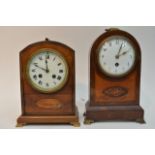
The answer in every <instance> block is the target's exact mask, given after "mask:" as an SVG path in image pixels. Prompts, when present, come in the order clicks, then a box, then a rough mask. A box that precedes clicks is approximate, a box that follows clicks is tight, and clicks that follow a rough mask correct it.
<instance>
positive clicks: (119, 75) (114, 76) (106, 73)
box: [97, 34, 137, 78]
mask: <svg viewBox="0 0 155 155" xmlns="http://www.w3.org/2000/svg"><path fill="white" fill-rule="evenodd" d="M115 36H116V37H122V38H125V39H126V40H127V41H128V42H130V44H131V45H132V47H133V49H134V56H135V60H134V63H133V65H132V67H131V68H130V69H129V70H128V71H127V72H125V73H123V74H118V75H114V74H110V73H108V72H106V71H105V70H104V69H103V68H102V66H101V64H100V62H99V53H100V49H101V46H102V45H103V44H104V42H106V40H107V39H108V38H110V37H115ZM136 59H137V54H136V49H135V47H134V44H133V43H132V41H131V40H130V39H129V38H128V37H126V36H123V35H120V34H118V35H117V34H115V35H111V36H108V37H106V39H104V40H103V41H102V42H101V43H100V44H99V46H98V48H97V63H98V66H99V68H100V70H101V72H102V73H104V74H105V75H107V76H108V77H112V78H121V77H124V76H126V75H128V74H129V73H130V72H131V71H132V70H133V68H134V67H135V64H136Z"/></svg>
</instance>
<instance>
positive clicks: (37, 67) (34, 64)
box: [34, 64, 46, 71]
mask: <svg viewBox="0 0 155 155" xmlns="http://www.w3.org/2000/svg"><path fill="white" fill-rule="evenodd" d="M34 66H35V67H37V68H40V69H41V70H43V71H46V69H45V68H42V67H40V66H38V65H36V64H34Z"/></svg>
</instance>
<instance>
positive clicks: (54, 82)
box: [27, 49, 68, 93]
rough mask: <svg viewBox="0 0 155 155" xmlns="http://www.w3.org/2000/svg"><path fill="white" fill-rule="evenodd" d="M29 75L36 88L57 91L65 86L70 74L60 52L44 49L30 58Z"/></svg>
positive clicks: (46, 91)
mask: <svg viewBox="0 0 155 155" xmlns="http://www.w3.org/2000/svg"><path fill="white" fill-rule="evenodd" d="M27 76H28V79H29V81H30V83H31V85H32V86H33V87H34V88H35V89H37V90H39V91H41V92H45V93H49V92H55V91H57V90H59V89H61V88H62V87H63V86H64V84H65V82H66V80H67V76H68V66H67V63H66V61H65V60H64V58H63V57H62V56H61V55H60V54H59V53H58V52H56V51H54V50H51V49H42V50H40V51H38V52H37V53H36V54H35V55H33V56H32V58H31V59H30V61H29V63H28V65H27Z"/></svg>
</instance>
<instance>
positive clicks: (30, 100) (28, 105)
mask: <svg viewBox="0 0 155 155" xmlns="http://www.w3.org/2000/svg"><path fill="white" fill-rule="evenodd" d="M44 48H49V49H53V50H56V51H58V52H60V54H61V55H62V56H63V57H64V59H65V60H66V62H67V64H68V68H69V73H68V74H69V75H68V79H67V82H66V84H65V85H64V86H63V88H62V89H60V90H58V91H57V92H54V93H42V92H39V91H37V90H35V89H34V88H32V86H31V85H30V83H29V82H28V80H27V78H26V66H27V63H28V61H29V59H30V57H31V55H32V54H34V53H35V52H36V51H38V50H40V49H44ZM20 81H21V106H22V115H21V116H20V117H19V118H18V119H17V126H23V125H25V124H36V123H37V124H42V123H47V124H48V123H70V124H72V125H73V126H80V123H79V120H78V110H77V107H76V105H75V52H74V50H73V49H71V48H70V47H68V46H66V45H64V44H62V43H59V42H55V41H50V40H48V39H46V40H45V41H42V42H37V43H34V44H31V45H29V46H27V47H26V48H25V49H23V50H22V51H21V52H20Z"/></svg>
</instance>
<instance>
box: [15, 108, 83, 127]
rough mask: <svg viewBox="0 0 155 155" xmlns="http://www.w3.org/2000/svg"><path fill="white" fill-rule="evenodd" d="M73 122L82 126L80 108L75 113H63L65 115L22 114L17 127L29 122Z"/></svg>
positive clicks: (75, 125)
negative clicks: (79, 114) (79, 116)
mask: <svg viewBox="0 0 155 155" xmlns="http://www.w3.org/2000/svg"><path fill="white" fill-rule="evenodd" d="M59 123H61V124H71V125H73V126H74V127H80V123H79V119H78V109H77V108H76V113H75V115H63V116H61V115H60V116H49V115H47V116H45V115H44V116H41V115H32V116H30V115H21V116H20V117H19V118H18V119H17V125H16V127H22V126H24V125H27V124H59Z"/></svg>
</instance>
